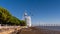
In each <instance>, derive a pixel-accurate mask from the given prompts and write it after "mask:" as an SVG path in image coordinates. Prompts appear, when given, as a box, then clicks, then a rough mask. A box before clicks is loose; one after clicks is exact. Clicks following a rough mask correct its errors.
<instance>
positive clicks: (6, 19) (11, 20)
mask: <svg viewBox="0 0 60 34" xmlns="http://www.w3.org/2000/svg"><path fill="white" fill-rule="evenodd" d="M0 24H8V25H21V26H25V25H26V23H25V21H23V20H19V19H18V18H16V17H14V16H12V15H11V14H10V13H9V11H8V10H6V9H5V8H1V7H0Z"/></svg>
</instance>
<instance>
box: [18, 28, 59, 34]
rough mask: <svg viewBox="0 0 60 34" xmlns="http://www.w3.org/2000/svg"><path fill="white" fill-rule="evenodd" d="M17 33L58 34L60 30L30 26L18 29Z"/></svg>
mask: <svg viewBox="0 0 60 34" xmlns="http://www.w3.org/2000/svg"><path fill="white" fill-rule="evenodd" d="M17 34H60V31H53V30H47V29H41V28H36V27H30V28H22V29H20V30H19V31H18V32H17Z"/></svg>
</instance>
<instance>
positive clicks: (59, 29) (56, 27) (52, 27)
mask: <svg viewBox="0 0 60 34" xmlns="http://www.w3.org/2000/svg"><path fill="white" fill-rule="evenodd" d="M37 28H42V29H48V30H55V31H60V26H37Z"/></svg>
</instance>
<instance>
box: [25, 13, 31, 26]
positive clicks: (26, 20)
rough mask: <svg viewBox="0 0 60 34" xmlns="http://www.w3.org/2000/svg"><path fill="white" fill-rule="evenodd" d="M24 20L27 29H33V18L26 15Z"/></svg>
mask: <svg viewBox="0 0 60 34" xmlns="http://www.w3.org/2000/svg"><path fill="white" fill-rule="evenodd" d="M24 20H25V22H26V25H27V27H31V17H30V16H28V15H27V13H24Z"/></svg>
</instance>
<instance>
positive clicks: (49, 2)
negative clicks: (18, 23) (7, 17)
mask: <svg viewBox="0 0 60 34" xmlns="http://www.w3.org/2000/svg"><path fill="white" fill-rule="evenodd" d="M0 6H2V7H4V8H6V9H8V10H9V12H10V13H11V14H12V15H13V16H15V17H17V18H19V19H22V17H23V16H22V15H23V14H24V11H25V10H27V13H28V15H30V12H31V13H32V15H33V16H31V17H32V24H33V25H38V24H60V0H0Z"/></svg>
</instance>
